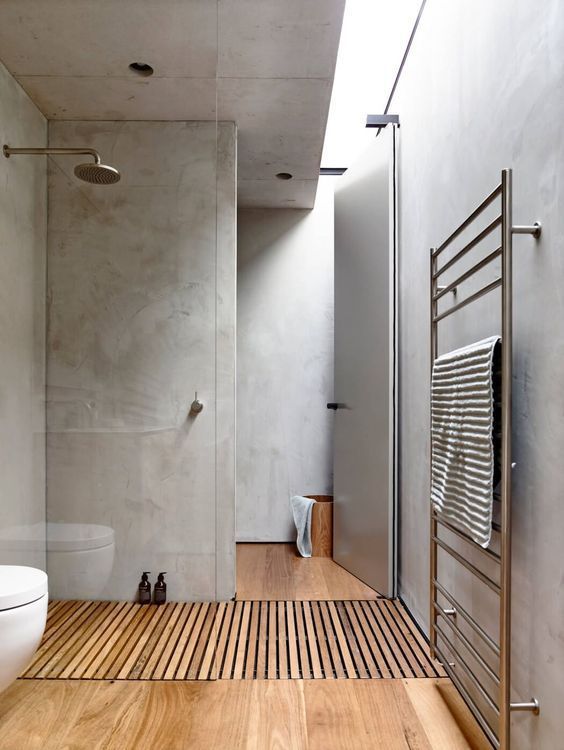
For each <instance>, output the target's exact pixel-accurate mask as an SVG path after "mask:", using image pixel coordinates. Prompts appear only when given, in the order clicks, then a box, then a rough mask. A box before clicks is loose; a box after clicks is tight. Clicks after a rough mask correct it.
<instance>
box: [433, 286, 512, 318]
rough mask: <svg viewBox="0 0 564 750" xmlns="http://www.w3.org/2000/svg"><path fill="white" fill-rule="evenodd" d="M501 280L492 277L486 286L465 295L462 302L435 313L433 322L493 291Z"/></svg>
mask: <svg viewBox="0 0 564 750" xmlns="http://www.w3.org/2000/svg"><path fill="white" fill-rule="evenodd" d="M501 284H502V281H501V279H500V278H499V279H494V281H492V282H490V283H489V284H487V285H486V286H483V287H482V288H481V289H478V291H477V292H474V294H471V295H470V296H469V297H466V299H463V300H462V302H459V303H458V304H457V305H453V307H449V308H448V310H445V311H444V312H442V313H439V314H438V315H435V317H434V318H433V323H438V322H439V320H442V319H443V318H446V317H448V316H449V315H452V313H455V312H457V311H458V310H461V309H462V308H463V307H466V305H469V304H470V303H471V302H475V301H476V300H477V299H480V297H483V296H484V295H485V294H488V293H489V292H493V290H494V289H497V288H498V287H499V286H501Z"/></svg>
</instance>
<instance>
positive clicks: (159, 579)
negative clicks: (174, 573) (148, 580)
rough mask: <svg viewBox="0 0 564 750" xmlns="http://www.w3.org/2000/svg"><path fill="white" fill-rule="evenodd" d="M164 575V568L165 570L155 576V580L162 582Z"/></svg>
mask: <svg viewBox="0 0 564 750" xmlns="http://www.w3.org/2000/svg"><path fill="white" fill-rule="evenodd" d="M165 576H166V570H165V572H164V573H159V575H158V576H157V581H158V582H159V583H162V582H163V581H164V577H165Z"/></svg>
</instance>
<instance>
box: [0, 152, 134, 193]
mask: <svg viewBox="0 0 564 750" xmlns="http://www.w3.org/2000/svg"><path fill="white" fill-rule="evenodd" d="M3 151H4V156H5V157H6V158H8V157H10V156H12V155H13V154H32V155H34V156H37V155H49V154H53V155H55V154H57V155H64V156H69V155H70V156H77V155H78V154H81V155H84V154H88V155H89V156H92V157H94V161H93V162H86V163H85V164H77V165H76V167H75V168H74V174H75V175H76V177H78V179H79V180H83V181H84V182H88V183H90V184H91V185H113V184H114V183H116V182H119V180H120V178H121V175H120V173H119V172H118V170H117V169H116V168H115V167H110V166H109V165H108V164H102V161H101V159H100V154H99V153H98V152H97V151H95V150H94V149H93V148H11V147H10V146H4V148H3Z"/></svg>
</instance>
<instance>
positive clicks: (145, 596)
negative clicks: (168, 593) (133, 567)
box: [139, 570, 151, 604]
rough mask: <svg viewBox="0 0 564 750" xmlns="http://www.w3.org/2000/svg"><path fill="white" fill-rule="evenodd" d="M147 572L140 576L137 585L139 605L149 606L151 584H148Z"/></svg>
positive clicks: (148, 571)
mask: <svg viewBox="0 0 564 750" xmlns="http://www.w3.org/2000/svg"><path fill="white" fill-rule="evenodd" d="M150 572H151V571H150V570H147V571H145V572H144V573H143V575H142V576H141V581H140V583H139V604H150V603H151V584H150V583H149V578H148V576H149V573H150Z"/></svg>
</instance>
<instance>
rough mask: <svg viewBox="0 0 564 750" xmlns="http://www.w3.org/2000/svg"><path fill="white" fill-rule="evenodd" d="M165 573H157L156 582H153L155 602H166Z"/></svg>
mask: <svg viewBox="0 0 564 750" xmlns="http://www.w3.org/2000/svg"><path fill="white" fill-rule="evenodd" d="M165 575H166V573H159V575H158V578H157V582H156V583H155V604H164V603H165V602H166V583H165V579H164V577H165Z"/></svg>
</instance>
